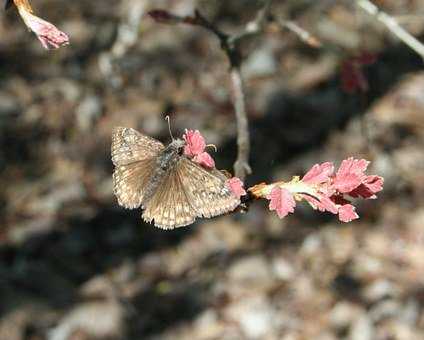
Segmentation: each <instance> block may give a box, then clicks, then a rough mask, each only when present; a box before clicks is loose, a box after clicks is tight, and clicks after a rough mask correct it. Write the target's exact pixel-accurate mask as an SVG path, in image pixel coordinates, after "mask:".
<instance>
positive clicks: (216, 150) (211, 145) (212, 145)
mask: <svg viewBox="0 0 424 340" xmlns="http://www.w3.org/2000/svg"><path fill="white" fill-rule="evenodd" d="M206 147H211V148H213V149H214V150H215V152H218V149H217V147H216V145H215V144H208V145H206Z"/></svg>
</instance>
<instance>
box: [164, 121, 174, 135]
mask: <svg viewBox="0 0 424 340" xmlns="http://www.w3.org/2000/svg"><path fill="white" fill-rule="evenodd" d="M165 120H166V121H167V122H168V131H169V135H170V136H171V138H172V140H174V136H173V135H172V131H171V118H169V116H166V117H165Z"/></svg>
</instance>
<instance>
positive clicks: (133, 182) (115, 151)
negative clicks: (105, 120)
mask: <svg viewBox="0 0 424 340" xmlns="http://www.w3.org/2000/svg"><path fill="white" fill-rule="evenodd" d="M163 148H164V145H163V144H162V143H160V142H159V141H157V140H155V139H153V138H150V137H147V136H144V135H142V134H141V133H139V132H137V131H136V130H134V129H131V128H122V127H118V128H116V129H115V130H114V132H113V135H112V162H113V164H114V165H115V170H114V172H113V192H114V194H115V195H116V197H117V199H118V203H119V205H121V206H123V207H125V208H128V209H133V208H137V207H139V206H140V205H141V204H142V201H143V195H144V192H143V191H144V188H145V186H146V184H147V182H148V181H149V178H150V176H151V174H152V172H153V171H154V166H155V160H156V157H157V155H158V154H159V152H160V151H161V150H162V149H163Z"/></svg>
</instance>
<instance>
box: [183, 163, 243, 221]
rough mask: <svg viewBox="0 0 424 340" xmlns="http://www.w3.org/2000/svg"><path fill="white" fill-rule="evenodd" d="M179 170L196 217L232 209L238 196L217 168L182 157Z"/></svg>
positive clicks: (237, 203)
mask: <svg viewBox="0 0 424 340" xmlns="http://www.w3.org/2000/svg"><path fill="white" fill-rule="evenodd" d="M179 171H180V174H181V180H182V183H183V186H184V190H185V192H186V194H187V196H188V197H189V199H190V202H191V204H192V206H193V207H194V209H195V210H196V212H197V216H198V217H208V218H209V217H213V216H217V215H222V214H225V213H227V212H230V211H233V210H234V209H235V208H236V207H237V206H238V205H239V204H240V198H238V197H236V196H234V194H233V193H232V192H231V190H230V188H229V187H228V186H227V185H226V181H227V177H226V176H225V175H224V174H223V173H222V172H221V171H219V170H217V169H215V168H214V169H210V170H208V169H205V168H203V167H202V166H200V165H199V164H197V163H195V162H193V161H191V160H189V159H187V158H183V159H182V160H181V162H180V164H179Z"/></svg>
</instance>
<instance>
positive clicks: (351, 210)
mask: <svg viewBox="0 0 424 340" xmlns="http://www.w3.org/2000/svg"><path fill="white" fill-rule="evenodd" d="M357 218H359V215H358V214H357V213H356V211H355V207H354V206H353V205H352V204H345V205H342V206H341V207H340V208H339V220H340V221H342V222H351V221H353V220H356V219H357Z"/></svg>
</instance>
